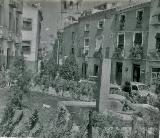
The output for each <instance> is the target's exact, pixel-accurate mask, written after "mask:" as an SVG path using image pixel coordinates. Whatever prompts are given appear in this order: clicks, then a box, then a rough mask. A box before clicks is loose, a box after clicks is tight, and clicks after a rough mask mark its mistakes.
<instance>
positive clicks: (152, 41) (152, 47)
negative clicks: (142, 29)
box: [146, 0, 160, 86]
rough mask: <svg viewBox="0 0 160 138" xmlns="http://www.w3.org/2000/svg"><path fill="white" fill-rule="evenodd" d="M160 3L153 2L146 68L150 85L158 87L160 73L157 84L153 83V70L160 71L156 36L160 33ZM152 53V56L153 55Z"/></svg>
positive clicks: (158, 72) (157, 75)
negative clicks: (159, 17) (159, 18)
mask: <svg viewBox="0 0 160 138" xmlns="http://www.w3.org/2000/svg"><path fill="white" fill-rule="evenodd" d="M158 3H159V1H158V0H152V3H151V15H150V22H149V39H148V44H149V47H148V59H149V60H148V62H147V64H148V66H147V68H146V71H147V74H148V78H149V79H148V83H150V84H152V85H153V86H155V85H156V83H159V84H160V76H159V74H160V71H157V73H156V76H155V78H156V79H155V80H156V82H155V83H154V81H152V79H153V78H154V77H153V76H152V73H153V71H152V69H153V68H157V69H160V56H159V54H158V51H157V49H156V34H157V33H160V23H159V21H158V15H159V14H160V7H159V6H158ZM151 53H152V54H151Z"/></svg>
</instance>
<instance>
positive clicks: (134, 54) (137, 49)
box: [130, 45, 144, 59]
mask: <svg viewBox="0 0 160 138" xmlns="http://www.w3.org/2000/svg"><path fill="white" fill-rule="evenodd" d="M143 54H144V53H143V47H142V46H141V45H136V46H133V47H132V48H131V49H130V57H131V58H133V59H142V58H143Z"/></svg>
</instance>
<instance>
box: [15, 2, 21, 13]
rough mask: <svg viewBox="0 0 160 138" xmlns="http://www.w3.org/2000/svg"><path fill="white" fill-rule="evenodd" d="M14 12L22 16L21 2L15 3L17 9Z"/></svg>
mask: <svg viewBox="0 0 160 138" xmlns="http://www.w3.org/2000/svg"><path fill="white" fill-rule="evenodd" d="M16 11H17V12H18V13H19V14H22V12H23V1H22V0H19V1H18V2H17V9H16Z"/></svg>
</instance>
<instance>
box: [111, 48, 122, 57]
mask: <svg viewBox="0 0 160 138" xmlns="http://www.w3.org/2000/svg"><path fill="white" fill-rule="evenodd" d="M122 52H123V48H121V47H116V48H115V51H114V53H113V58H123V54H122Z"/></svg>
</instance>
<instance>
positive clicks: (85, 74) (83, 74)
mask: <svg viewBox="0 0 160 138" xmlns="http://www.w3.org/2000/svg"><path fill="white" fill-rule="evenodd" d="M87 69H88V64H87V63H82V76H83V77H84V78H87Z"/></svg>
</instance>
